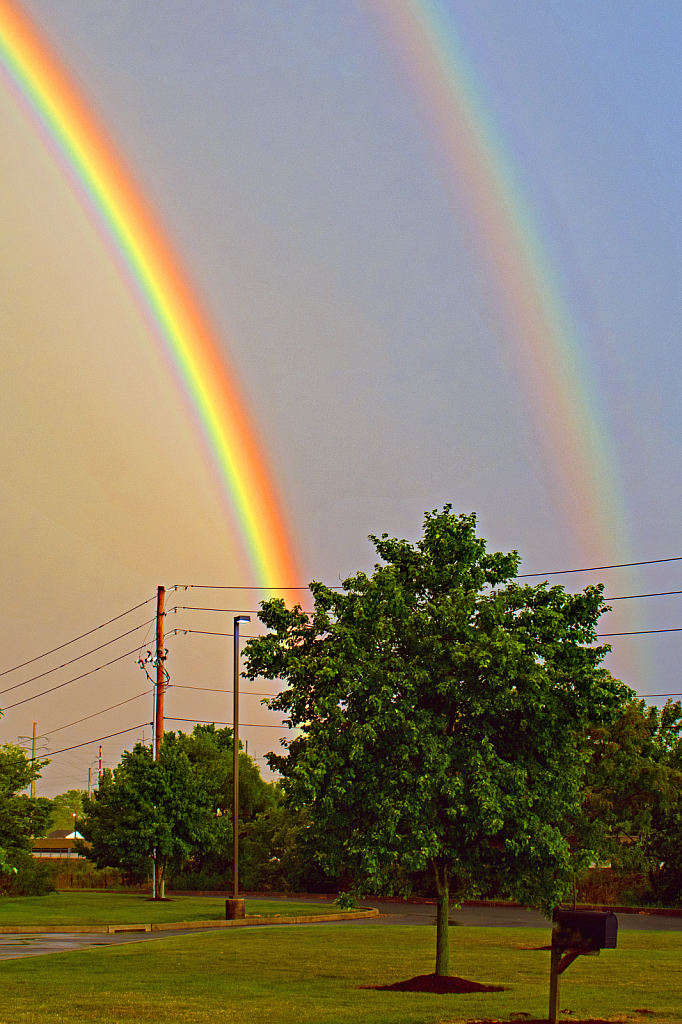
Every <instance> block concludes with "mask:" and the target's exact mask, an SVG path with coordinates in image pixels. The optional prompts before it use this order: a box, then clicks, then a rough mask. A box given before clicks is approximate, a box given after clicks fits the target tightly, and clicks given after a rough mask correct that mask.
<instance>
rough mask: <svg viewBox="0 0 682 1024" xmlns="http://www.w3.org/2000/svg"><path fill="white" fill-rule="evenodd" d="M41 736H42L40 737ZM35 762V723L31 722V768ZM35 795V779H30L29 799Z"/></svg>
mask: <svg viewBox="0 0 682 1024" xmlns="http://www.w3.org/2000/svg"><path fill="white" fill-rule="evenodd" d="M41 738H42V737H41ZM35 763H36V723H35V722H34V723H33V742H32V743H31V768H34V767H35ZM35 795H36V780H35V779H31V799H33V797H35Z"/></svg>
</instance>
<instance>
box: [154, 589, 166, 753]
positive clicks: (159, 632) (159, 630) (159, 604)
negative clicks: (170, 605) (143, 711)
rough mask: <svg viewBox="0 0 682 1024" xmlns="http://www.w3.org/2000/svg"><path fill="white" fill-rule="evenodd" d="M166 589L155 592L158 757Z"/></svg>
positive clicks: (156, 738)
mask: <svg viewBox="0 0 682 1024" xmlns="http://www.w3.org/2000/svg"><path fill="white" fill-rule="evenodd" d="M165 598H166V588H165V587H159V588H158V589H157V591H156V658H155V661H156V730H155V732H156V735H155V744H154V748H155V755H156V757H158V756H159V748H160V747H161V741H162V740H163V692H164V684H165V669H164V667H163V663H164V661H165V660H166V651H165V650H164V646H163V618H164V610H163V609H164V602H165Z"/></svg>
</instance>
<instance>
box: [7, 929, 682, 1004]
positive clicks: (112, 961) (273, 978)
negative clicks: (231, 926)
mask: <svg viewBox="0 0 682 1024" xmlns="http://www.w3.org/2000/svg"><path fill="white" fill-rule="evenodd" d="M450 934H451V943H452V951H451V963H452V970H453V973H456V974H458V975H462V976H464V977H468V978H471V979H473V980H476V981H479V982H483V983H487V984H500V985H504V986H505V988H506V991H504V992H491V993H484V994H477V993H473V994H469V995H455V996H435V995H428V994H415V993H406V992H378V991H374V990H363V989H359V988H358V987H357V986H359V985H368V984H377V983H379V984H387V983H392V982H395V981H398V980H401V979H405V978H409V977H411V976H413V975H416V974H424V973H429V972H430V971H432V970H433V958H434V941H435V936H434V932H433V930H432V929H430V928H416V927H406V926H395V927H394V926H381V927H372V925H371V924H369V923H367V924H364V923H363V924H359V925H349V924H339V925H333V924H330V925H329V926H325V927H323V928H306V927H301V928H296V927H292V928H286V929H276V930H275V929H270V928H263V929H254V930H239V931H225V932H212V933H208V934H206V933H203V934H201V933H199V934H196V935H192V936H177V937H174V938H163V939H156V940H152V941H146V942H139V943H131V944H129V945H121V946H110V947H106V948H96V949H89V950H85V951H82V952H78V953H66V954H54V955H50V956H44V957H36V958H30V959H26V960H15V961H5V962H1V963H0V983H1V985H2V993H3V997H2V1010H1V1011H0V1013H1V1014H2V1016H1V1017H0V1019H1V1020H2V1021H3V1022H4V1021H8V1022H9V1021H11V1022H12V1024H36V1022H38V1021H40V1022H41V1024H42V1022H45V1024H81V1022H84V1021H88V1022H92V1024H130V1022H132V1021H140V1022H143V1024H146V1022H152V1021H164V1022H166V1021H167V1022H171V1024H176V1022H177V1024H209V1022H210V1024H215V1021H216V1020H219V1021H221V1022H235V1024H237V1022H238V1024H303V1022H306V1024H309V1022H313V1024H351V1022H353V1024H454V1022H460V1021H471V1020H478V1021H481V1020H486V1021H491V1020H511V1019H517V1020H519V1019H523V1017H521V1016H517V1017H514V1015H522V1014H523V1015H526V1014H527V1015H528V1016H529V1017H534V1018H538V1017H539V1018H542V1017H545V1018H546V1014H547V1001H548V980H549V959H548V958H549V954H548V953H547V952H540V951H537V950H535V949H533V948H529V947H533V946H537V945H539V944H540V942H539V939H540V935H539V933H538V930H537V929H512V928H501V929H492V928H463V927H459V928H453V929H451V933H450ZM618 942H619V948H618V949H617V950H609V951H605V952H603V953H602V955H601V956H600V957H587V958H582V959H580V960H578V961H577V962H576V963H574V964H573V965H572V966H571V967H570V968H569V970H568V971H567V972H566V973H565V974H564V976H563V984H562V1001H561V1005H562V1008H566V1009H567V1010H570V1011H572V1012H571V1014H570V1015H569V1016H566V1017H565V1020H566V1021H570V1020H571V1019H574V1020H575V1019H576V1018H581V1017H583V1018H584V1017H589V1016H593V1017H604V1018H607V1019H610V1020H613V1021H621V1022H625V1021H644V1020H647V1021H650V1022H653V1024H663V1022H665V1024H672V1022H674V1021H678V1022H679V1021H680V1020H682V995H681V993H680V987H679V984H678V981H677V977H678V974H677V967H678V965H679V960H680V953H681V952H682V934H680V933H679V932H671V933H667V932H625V933H622V934H621V935H620V936H619V939H618ZM640 1010H647V1011H649V1012H648V1013H640V1012H639V1011H640Z"/></svg>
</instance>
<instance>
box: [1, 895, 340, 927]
mask: <svg viewBox="0 0 682 1024" xmlns="http://www.w3.org/2000/svg"><path fill="white" fill-rule="evenodd" d="M246 913H247V915H249V914H257V915H259V916H261V917H275V916H282V915H286V916H287V917H289V916H292V917H296V916H299V915H303V914H334V913H336V914H338V913H339V908H338V907H334V906H332V905H331V904H323V903H320V904H319V906H318V905H317V904H314V905H311V904H310V903H294V902H293V900H292V901H291V902H288V901H287V903H286V905H284V904H282V903H275V902H268V901H267V900H247V901H246ZM224 919H225V897H224V896H223V897H211V896H173V897H171V898H170V899H169V900H168V902H166V901H163V902H159V903H156V902H154V901H151V900H150V899H149V897H148V896H147V895H146V894H144V895H141V894H140V893H119V892H105V893H102V892H87V891H80V892H62V893H59V892H58V893H51V894H50V895H49V896H14V897H4V898H2V899H0V925H26V927H30V926H31V925H40V924H63V925H66V924H160V923H164V922H171V921H217V920H224Z"/></svg>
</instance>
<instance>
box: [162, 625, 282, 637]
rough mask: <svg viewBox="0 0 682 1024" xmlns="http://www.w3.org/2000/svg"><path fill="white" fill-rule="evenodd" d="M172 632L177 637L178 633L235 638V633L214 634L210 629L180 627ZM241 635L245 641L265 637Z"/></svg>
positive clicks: (260, 635)
mask: <svg viewBox="0 0 682 1024" xmlns="http://www.w3.org/2000/svg"><path fill="white" fill-rule="evenodd" d="M171 632H172V633H175V634H176V635H177V634H178V633H202V634H203V635H204V636H234V633H213V632H211V630H209V629H180V627H179V626H178V627H176V628H175V629H173V630H171ZM169 635H170V634H169ZM239 635H240V636H242V637H244V639H245V640H260V639H261V637H262V636H263V634H262V633H257V634H256V635H255V636H254V635H253V634H252V633H240V634H239Z"/></svg>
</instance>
